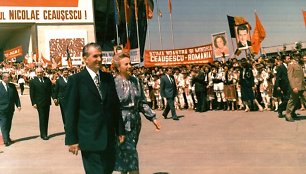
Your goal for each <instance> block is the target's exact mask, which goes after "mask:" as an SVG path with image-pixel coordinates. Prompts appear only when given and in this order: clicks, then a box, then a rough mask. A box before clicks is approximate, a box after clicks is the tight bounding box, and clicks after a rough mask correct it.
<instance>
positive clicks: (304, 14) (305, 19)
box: [303, 10, 306, 27]
mask: <svg viewBox="0 0 306 174" xmlns="http://www.w3.org/2000/svg"><path fill="white" fill-rule="evenodd" d="M303 16H304V23H305V27H306V11H304V10H303Z"/></svg>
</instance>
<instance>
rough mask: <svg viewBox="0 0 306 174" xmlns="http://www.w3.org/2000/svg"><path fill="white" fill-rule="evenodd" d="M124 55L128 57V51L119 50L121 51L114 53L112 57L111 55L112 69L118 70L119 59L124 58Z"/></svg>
mask: <svg viewBox="0 0 306 174" xmlns="http://www.w3.org/2000/svg"><path fill="white" fill-rule="evenodd" d="M126 57H127V58H130V53H128V52H121V53H118V54H115V55H114V57H113V60H112V68H113V70H115V71H116V72H118V70H119V66H120V63H119V61H120V60H121V59H123V58H126Z"/></svg>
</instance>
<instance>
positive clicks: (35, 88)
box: [30, 77, 52, 106]
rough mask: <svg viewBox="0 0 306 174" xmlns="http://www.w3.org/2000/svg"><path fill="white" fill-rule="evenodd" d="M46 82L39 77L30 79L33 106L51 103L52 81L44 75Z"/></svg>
mask: <svg viewBox="0 0 306 174" xmlns="http://www.w3.org/2000/svg"><path fill="white" fill-rule="evenodd" d="M43 80H44V82H43V83H42V82H40V81H39V79H38V78H37V77H35V78H34V79H33V80H31V81H30V98H31V102H32V106H33V105H34V104H36V105H37V106H47V105H51V96H52V83H51V80H50V79H49V78H47V77H43Z"/></svg>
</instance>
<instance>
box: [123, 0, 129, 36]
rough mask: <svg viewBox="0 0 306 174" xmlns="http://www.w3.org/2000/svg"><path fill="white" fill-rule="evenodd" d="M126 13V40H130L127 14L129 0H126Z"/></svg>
mask: <svg viewBox="0 0 306 174" xmlns="http://www.w3.org/2000/svg"><path fill="white" fill-rule="evenodd" d="M124 15H125V31H126V41H128V39H129V26H128V16H127V0H124Z"/></svg>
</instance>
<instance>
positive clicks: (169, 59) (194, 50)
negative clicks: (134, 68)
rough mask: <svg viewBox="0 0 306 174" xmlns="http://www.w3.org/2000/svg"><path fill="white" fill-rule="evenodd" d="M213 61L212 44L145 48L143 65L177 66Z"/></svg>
mask: <svg viewBox="0 0 306 174" xmlns="http://www.w3.org/2000/svg"><path fill="white" fill-rule="evenodd" d="M209 62H213V53H212V44H208V45H202V46H197V47H191V48H182V49H174V50H145V57H144V66H145V67H155V66H179V65H186V64H204V63H209Z"/></svg>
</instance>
